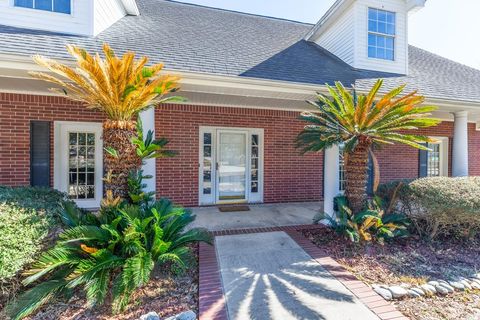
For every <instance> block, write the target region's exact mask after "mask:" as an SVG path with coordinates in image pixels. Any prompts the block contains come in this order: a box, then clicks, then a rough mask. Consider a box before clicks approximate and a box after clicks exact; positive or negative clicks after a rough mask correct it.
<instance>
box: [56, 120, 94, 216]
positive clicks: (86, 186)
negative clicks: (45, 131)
mask: <svg viewBox="0 0 480 320" xmlns="http://www.w3.org/2000/svg"><path fill="white" fill-rule="evenodd" d="M54 128H55V130H54V164H53V167H54V188H55V189H57V190H60V191H62V192H65V193H67V195H68V197H69V198H70V199H72V200H73V201H75V202H76V203H77V205H78V206H79V207H82V208H98V207H99V206H100V200H101V198H102V194H103V183H102V176H103V161H102V157H103V145H102V140H101V135H102V124H101V123H88V122H63V121H58V122H55V127H54Z"/></svg>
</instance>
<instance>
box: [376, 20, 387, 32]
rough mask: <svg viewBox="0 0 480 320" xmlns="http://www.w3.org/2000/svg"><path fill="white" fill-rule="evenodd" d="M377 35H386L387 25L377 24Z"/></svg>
mask: <svg viewBox="0 0 480 320" xmlns="http://www.w3.org/2000/svg"><path fill="white" fill-rule="evenodd" d="M377 32H378V33H387V24H386V23H384V22H379V23H378V30H377Z"/></svg>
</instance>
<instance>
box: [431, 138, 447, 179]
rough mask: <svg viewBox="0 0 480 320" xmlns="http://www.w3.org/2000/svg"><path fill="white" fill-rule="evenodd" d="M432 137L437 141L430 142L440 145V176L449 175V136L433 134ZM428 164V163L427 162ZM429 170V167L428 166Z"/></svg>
mask: <svg viewBox="0 0 480 320" xmlns="http://www.w3.org/2000/svg"><path fill="white" fill-rule="evenodd" d="M430 138H432V139H435V140H436V142H430V143H431V144H439V145H440V150H439V152H440V176H441V177H448V137H436V136H431V137H430ZM427 165H428V163H427ZM427 172H428V168H427Z"/></svg>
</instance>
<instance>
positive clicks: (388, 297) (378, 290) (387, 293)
mask: <svg viewBox="0 0 480 320" xmlns="http://www.w3.org/2000/svg"><path fill="white" fill-rule="evenodd" d="M373 291H375V292H376V293H378V294H379V295H381V296H382V298H383V299H385V300H392V298H393V295H392V293H391V292H390V290H388V289H385V288H381V287H378V286H376V287H373Z"/></svg>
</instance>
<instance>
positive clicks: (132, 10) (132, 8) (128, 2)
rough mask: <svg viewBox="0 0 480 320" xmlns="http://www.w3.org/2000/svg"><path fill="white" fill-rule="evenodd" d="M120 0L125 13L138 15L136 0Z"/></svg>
mask: <svg viewBox="0 0 480 320" xmlns="http://www.w3.org/2000/svg"><path fill="white" fill-rule="evenodd" d="M121 1H122V4H123V7H124V8H125V11H126V12H127V14H129V15H131V16H138V15H140V10H138V5H137V1H135V0H121Z"/></svg>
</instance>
